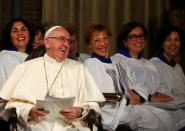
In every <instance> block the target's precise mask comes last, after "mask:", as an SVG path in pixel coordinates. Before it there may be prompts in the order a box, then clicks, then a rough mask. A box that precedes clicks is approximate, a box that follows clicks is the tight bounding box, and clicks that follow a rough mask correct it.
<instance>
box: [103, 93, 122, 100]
mask: <svg viewBox="0 0 185 131" xmlns="http://www.w3.org/2000/svg"><path fill="white" fill-rule="evenodd" d="M103 95H104V97H105V99H106V101H114V102H120V101H121V100H122V98H123V95H122V94H120V93H103Z"/></svg>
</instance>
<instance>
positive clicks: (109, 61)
mask: <svg viewBox="0 0 185 131" xmlns="http://www.w3.org/2000/svg"><path fill="white" fill-rule="evenodd" d="M91 58H97V59H98V60H100V61H101V62H103V63H112V61H111V59H110V57H103V56H99V55H97V54H95V53H92V54H91Z"/></svg>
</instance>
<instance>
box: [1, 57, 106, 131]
mask: <svg viewBox="0 0 185 131" xmlns="http://www.w3.org/2000/svg"><path fill="white" fill-rule="evenodd" d="M43 58H44V59H43ZM44 61H45V67H46V68H45V69H46V70H47V71H46V74H45V69H44ZM62 65H63V67H62V69H61V72H60V74H59V75H58V77H56V75H57V73H58V72H59V69H60V68H61V66H62ZM46 75H47V80H48V86H47V80H46ZM55 78H56V80H55V82H54V83H53V81H54V79H55ZM52 83H53V84H52ZM51 85H52V86H51ZM47 87H49V89H47ZM47 94H48V95H50V96H54V97H58V98H67V97H75V102H74V106H75V107H83V106H84V105H89V106H90V107H91V108H92V109H95V110H96V111H97V112H100V108H99V105H98V103H97V102H102V101H104V97H103V95H102V93H101V92H100V91H99V89H98V88H97V85H96V83H95V82H94V80H93V78H92V76H91V75H90V73H89V71H88V70H87V68H86V67H85V66H84V65H83V64H81V63H80V62H77V61H74V60H70V59H66V60H65V61H64V62H57V61H56V60H54V59H52V58H50V57H49V56H48V55H47V54H45V55H44V57H40V58H36V59H33V60H30V61H27V62H25V63H23V64H20V65H18V66H17V67H16V68H15V70H14V71H13V73H12V75H11V76H10V77H9V79H8V80H7V82H6V83H5V85H4V86H3V88H2V90H1V91H0V97H2V98H4V99H7V100H10V102H9V103H8V104H7V106H6V108H8V107H16V109H17V114H18V116H19V115H21V116H22V117H23V119H24V120H25V121H27V120H28V114H29V112H30V109H31V108H32V107H33V106H34V105H33V104H29V103H22V102H20V101H19V102H18V101H14V102H11V98H16V99H17V100H27V101H30V102H33V103H36V100H44V99H45V97H46V95H47ZM16 99H15V100H16ZM73 124H75V125H76V126H77V127H79V129H80V130H82V131H83V130H89V129H88V128H87V125H84V123H83V122H82V121H81V120H76V121H73ZM68 126H69V125H68V123H66V122H65V121H64V120H62V119H56V118H55V119H50V120H47V119H43V120H41V121H40V122H37V123H35V124H30V127H31V128H32V130H33V131H64V130H66V129H67V128H68Z"/></svg>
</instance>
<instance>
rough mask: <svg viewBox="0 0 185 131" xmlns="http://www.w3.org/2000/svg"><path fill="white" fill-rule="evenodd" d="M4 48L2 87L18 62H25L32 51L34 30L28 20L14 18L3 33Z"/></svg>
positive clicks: (0, 63)
mask: <svg viewBox="0 0 185 131" xmlns="http://www.w3.org/2000/svg"><path fill="white" fill-rule="evenodd" d="M2 34H3V35H4V36H3V37H2V38H3V47H2V48H3V49H2V51H1V52H0V89H1V88H2V86H3V85H4V83H5V82H6V80H7V79H8V77H9V76H10V74H11V73H12V71H13V70H14V68H15V66H16V65H17V64H20V63H22V62H24V60H25V59H26V57H27V56H28V53H29V52H30V51H31V44H32V42H33V32H32V30H31V27H30V25H29V24H28V22H27V21H26V20H24V19H21V18H15V19H12V20H11V21H10V22H9V23H8V24H7V26H6V28H5V31H4V32H3V33H2Z"/></svg>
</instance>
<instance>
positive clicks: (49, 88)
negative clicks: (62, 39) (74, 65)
mask: <svg viewBox="0 0 185 131" xmlns="http://www.w3.org/2000/svg"><path fill="white" fill-rule="evenodd" d="M43 62H44V71H45V76H46V84H47V89H48V93H49V91H50V90H51V88H52V86H53V84H54V83H55V81H56V79H57V78H58V76H59V74H60V72H61V70H62V68H63V66H64V64H65V61H64V63H63V64H62V65H61V67H60V69H59V71H58V73H57V75H56V76H55V78H54V80H53V82H52V83H51V86H50V87H49V84H48V77H47V72H46V63H45V60H44V57H43Z"/></svg>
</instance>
